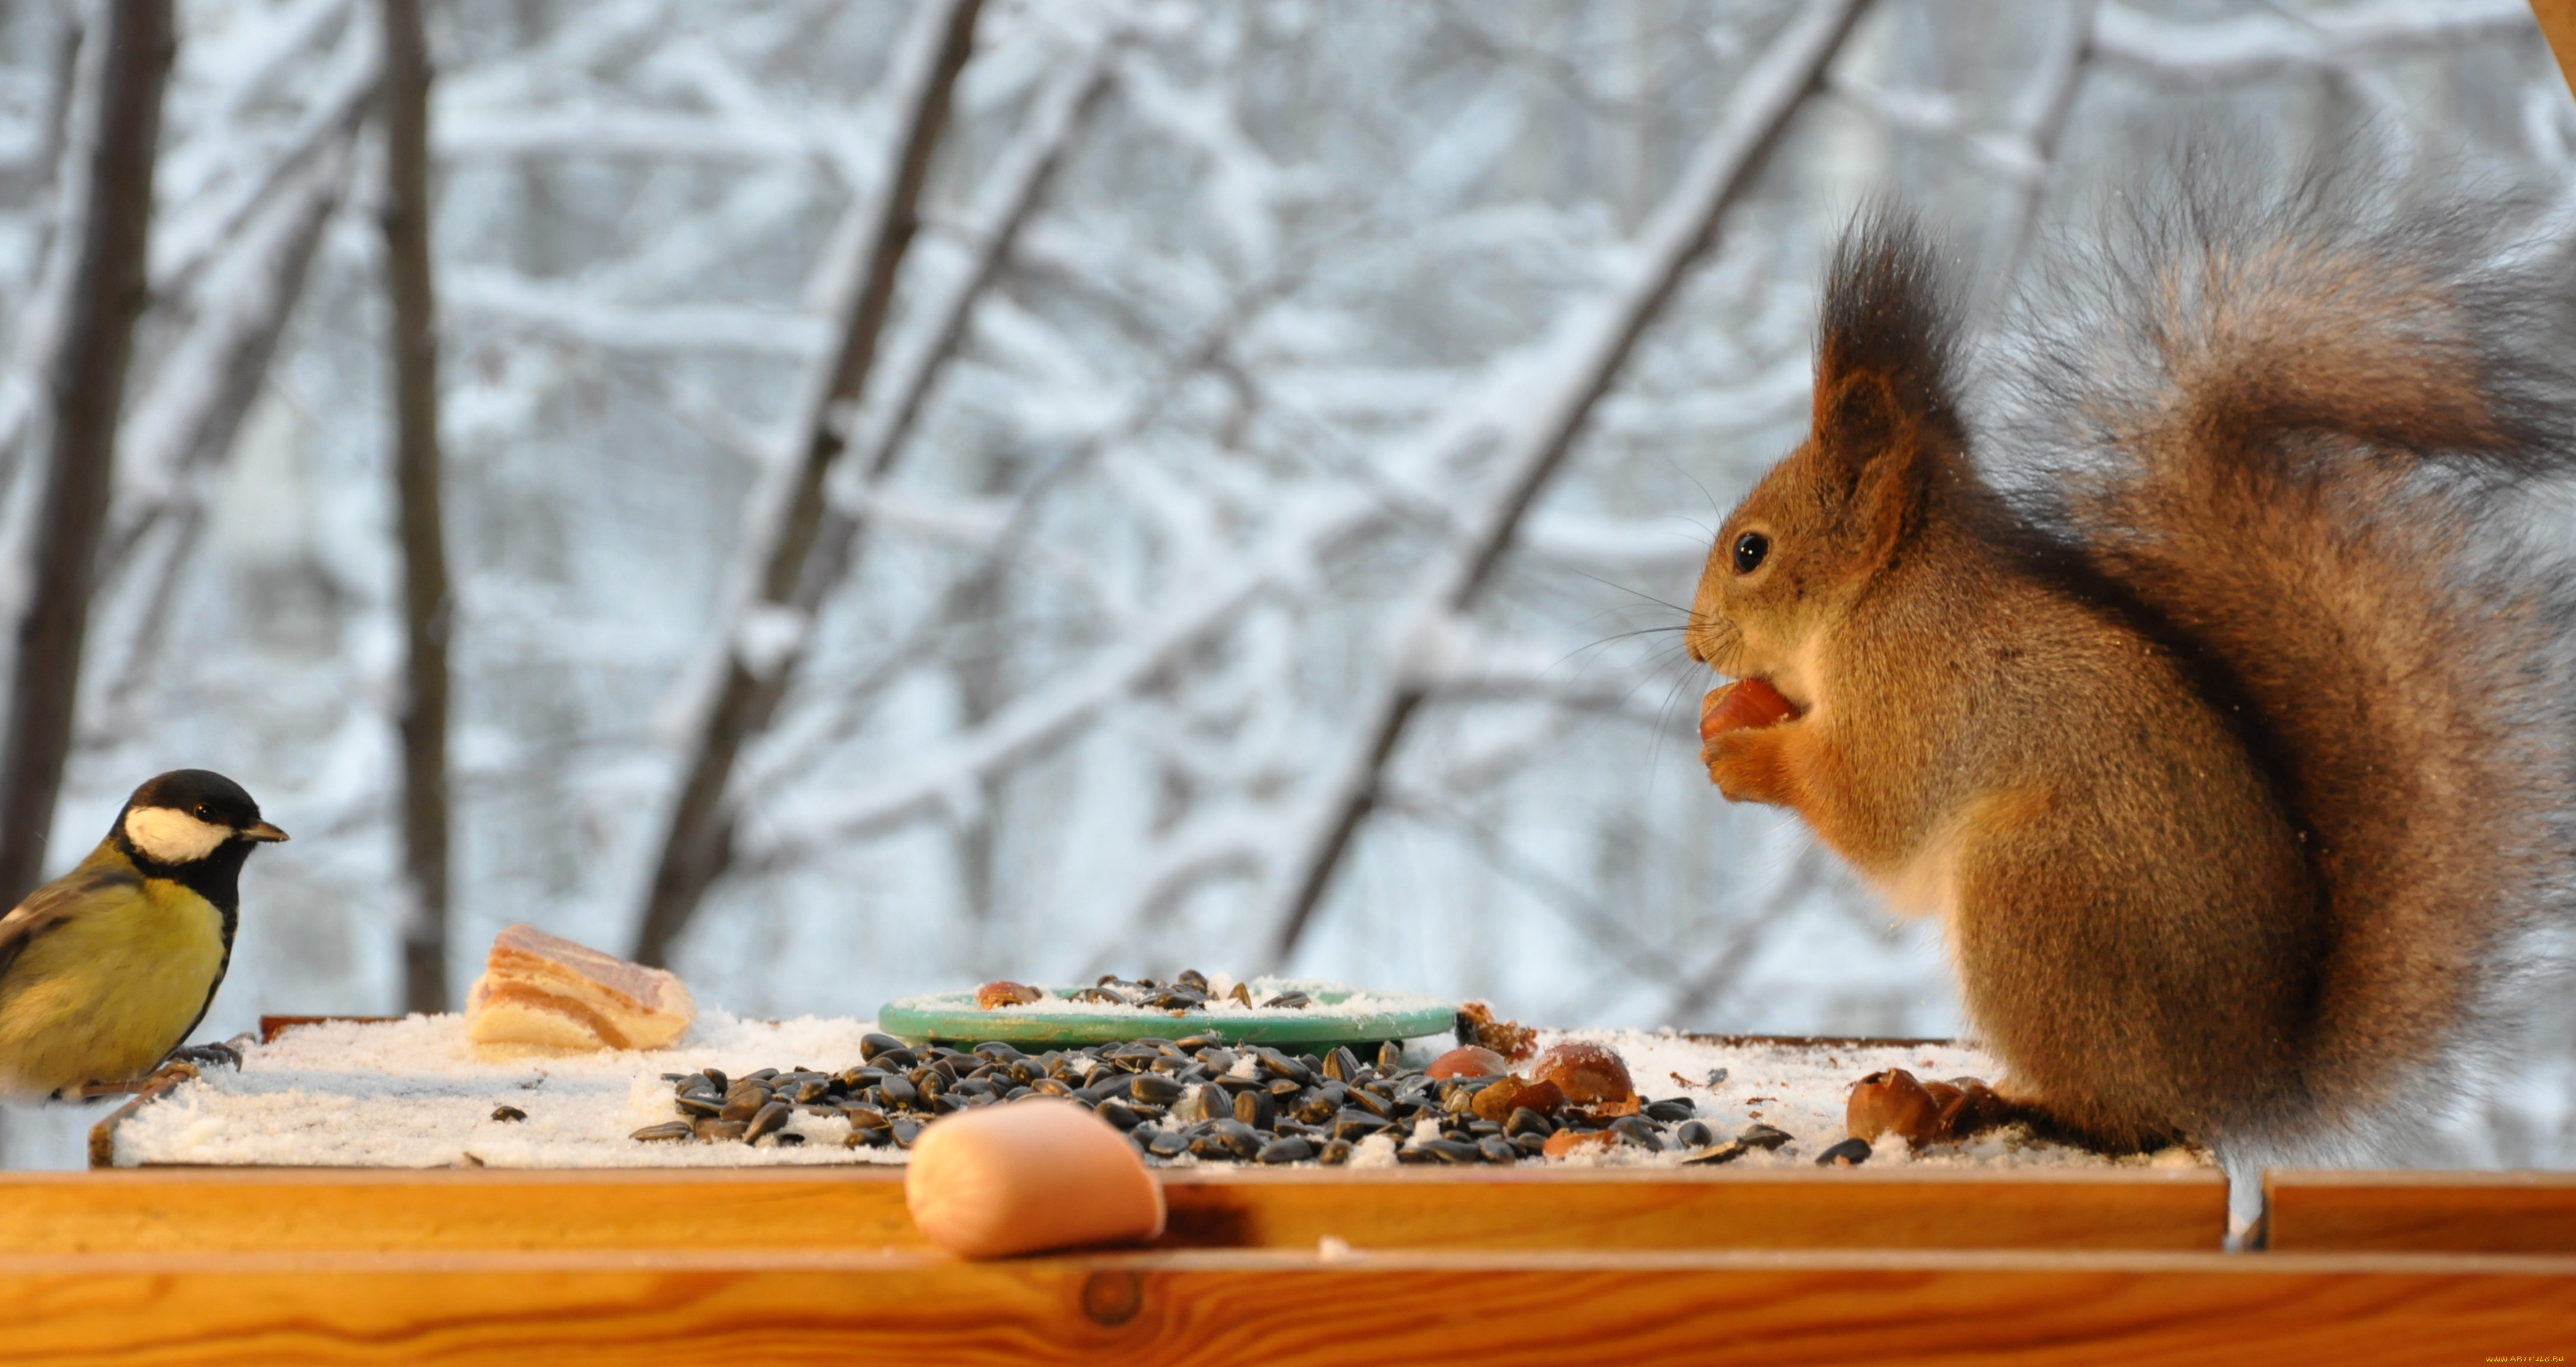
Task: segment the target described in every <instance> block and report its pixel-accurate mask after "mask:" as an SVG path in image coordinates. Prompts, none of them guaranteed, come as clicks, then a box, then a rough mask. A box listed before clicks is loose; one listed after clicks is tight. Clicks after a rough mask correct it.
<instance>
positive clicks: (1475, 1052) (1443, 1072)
mask: <svg viewBox="0 0 2576 1367" xmlns="http://www.w3.org/2000/svg"><path fill="white" fill-rule="evenodd" d="M1511 1070H1512V1065H1511V1064H1510V1063H1509V1062H1507V1061H1506V1060H1505V1059H1504V1058H1503V1056H1502V1055H1500V1054H1497V1053H1495V1052H1494V1051H1493V1050H1491V1049H1488V1048H1485V1047H1484V1046H1483V1045H1480V1044H1462V1045H1459V1046H1458V1047H1457V1048H1455V1049H1452V1050H1450V1051H1449V1052H1448V1053H1445V1054H1442V1055H1441V1056H1440V1057H1438V1058H1436V1059H1433V1060H1431V1066H1430V1067H1429V1068H1427V1069H1424V1070H1423V1071H1424V1072H1426V1073H1428V1074H1429V1075H1430V1076H1432V1077H1434V1078H1444V1077H1500V1076H1502V1075H1503V1074H1505V1073H1508V1072H1510V1071H1511Z"/></svg>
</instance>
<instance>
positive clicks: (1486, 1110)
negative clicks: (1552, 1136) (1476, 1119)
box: [1468, 1077, 1565, 1125]
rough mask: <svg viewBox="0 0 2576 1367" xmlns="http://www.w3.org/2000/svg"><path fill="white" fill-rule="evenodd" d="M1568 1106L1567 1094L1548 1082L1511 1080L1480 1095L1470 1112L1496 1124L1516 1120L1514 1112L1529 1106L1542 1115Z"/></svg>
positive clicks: (1521, 1079)
mask: <svg viewBox="0 0 2576 1367" xmlns="http://www.w3.org/2000/svg"><path fill="white" fill-rule="evenodd" d="M1564 1104H1565V1094H1564V1093H1562V1092H1560V1091H1558V1090H1557V1088H1556V1084H1555V1083H1553V1082H1547V1081H1544V1080H1533V1079H1529V1078H1518V1077H1507V1078H1504V1079H1503V1080H1501V1081H1500V1082H1496V1083H1494V1084H1492V1085H1491V1086H1488V1087H1487V1088H1485V1089H1484V1090H1483V1091H1481V1092H1478V1093H1476V1099H1475V1100H1474V1101H1473V1102H1471V1103H1469V1105H1468V1109H1469V1110H1472V1111H1474V1112H1475V1113H1476V1114H1477V1115H1479V1116H1481V1117H1483V1118H1484V1119H1487V1120H1490V1121H1493V1122H1494V1123H1495V1124H1498V1125H1499V1124H1501V1123H1502V1122H1504V1121H1506V1120H1509V1119H1511V1118H1512V1112H1513V1111H1514V1110H1517V1109H1519V1108H1521V1107H1524V1106H1525V1107H1528V1108H1529V1109H1530V1110H1533V1111H1536V1112H1538V1113H1539V1114H1541V1115H1545V1114H1546V1113H1548V1112H1549V1111H1552V1110H1555V1109H1556V1108H1557V1107H1559V1106H1562V1105H1564Z"/></svg>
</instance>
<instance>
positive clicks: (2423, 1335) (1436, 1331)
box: [0, 1165, 2576, 1367]
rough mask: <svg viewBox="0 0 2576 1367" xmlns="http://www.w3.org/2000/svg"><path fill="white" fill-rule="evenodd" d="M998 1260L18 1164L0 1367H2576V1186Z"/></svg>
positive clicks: (221, 1178) (1192, 1240)
mask: <svg viewBox="0 0 2576 1367" xmlns="http://www.w3.org/2000/svg"><path fill="white" fill-rule="evenodd" d="M1162 1178H1163V1182H1164V1189H1165V1192H1166V1194H1167V1198H1168V1201H1169V1204H1170V1208H1171V1222H1170V1228H1169V1230H1168V1231H1167V1232H1166V1233H1165V1235H1164V1236H1163V1238H1162V1239H1160V1240H1159V1241H1158V1242H1157V1243H1156V1244H1155V1245H1153V1246H1151V1247H1149V1248H1143V1249H1132V1250H1118V1251H1096V1252H1083V1253H1070V1254H1060V1255H1053V1256H1045V1257H1031V1258H1019V1259H1009V1260H1003V1261H997V1262H984V1263H973V1262H964V1261H960V1260H958V1259H955V1258H952V1257H949V1256H948V1255H946V1254H944V1253H941V1252H938V1251H937V1250H935V1249H932V1248H930V1247H928V1246H927V1245H926V1244H924V1243H923V1241H922V1240H921V1237H920V1235H919V1234H918V1233H917V1232H916V1231H915V1230H914V1228H913V1225H912V1221H911V1218H910V1216H909V1215H908V1214H907V1212H906V1209H905V1206H904V1196H903V1172H902V1170H901V1169H900V1168H888V1167H881V1166H850V1167H825V1168H816V1167H797V1168H758V1169H730V1170H707V1169H616V1170H582V1171H528V1170H507V1169H482V1170H473V1169H466V1170H448V1169H435V1170H386V1169H365V1170H360V1169H334V1168H189V1167H161V1168H143V1169H125V1170H105V1171H92V1172H86V1173H17V1174H7V1175H5V1176H0V1318H5V1322H6V1323H8V1324H9V1326H10V1328H9V1331H8V1333H7V1334H6V1335H5V1337H0V1362H64V1363H73V1362H77V1363H84V1364H95V1363H124V1362H135V1363H155V1364H163V1363H167V1364H178V1363H215V1362H290V1361H292V1362H351V1363H358V1362H366V1363H382V1362H395V1361H400V1362H412V1361H422V1362H453V1363H484V1362H489V1363H510V1364H514V1367H525V1364H527V1363H530V1362H541V1363H548V1364H552V1363H586V1362H616V1363H620V1364H632V1363H635V1362H639V1361H653V1362H661V1361H674V1362H676V1361H693V1360H706V1361H715V1360H739V1359H741V1358H743V1357H744V1356H746V1355H749V1356H751V1357H754V1358H757V1359H759V1360H777V1361H798V1360H805V1359H809V1358H813V1359H819V1358H823V1357H826V1356H829V1357H831V1358H833V1359H836V1360H850V1361H860V1362H869V1361H892V1362H918V1363H932V1364H960V1365H961V1367H963V1365H966V1364H977V1363H996V1364H1000V1363H1008V1364H1012V1367H1035V1365H1037V1364H1045V1363H1056V1362H1118V1363H1122V1364H1145V1363H1165V1362H1196V1363H1208V1364H1229V1363H1236V1362H1247V1363H1249V1362H1259V1363H1262V1364H1265V1365H1266V1367H1289V1365H1290V1364H1301V1363H1317V1364H1325V1363H1330V1364H1352V1363H1376V1362H1384V1363H1407V1364H1418V1363H1424V1362H1440V1363H1480V1364H1481V1363H1521V1362H1534V1363H1548V1364H1562V1363H1569V1362H1592V1361H1668V1362H1677V1363H1734V1362H1742V1363H1757V1364H1762V1367H1781V1365H1782V1364H1790V1363H1800V1362H1859V1361H1905V1362H1956V1363H2024V1362H2026V1363H2049V1364H2061V1363H2121V1364H2128V1363H2159V1362H2167V1363H2178V1364H2188V1367H2209V1364H2213V1363H2226V1362H2251V1361H2261V1362H2270V1363H2280V1362H2288V1363H2293V1364H2305V1363H2316V1364H2324V1363H2336V1364H2344V1363H2383V1362H2384V1363H2412V1362H2480V1361H2487V1360H2494V1359H2499V1358H2513V1357H2516V1356H2519V1357H2520V1360H2525V1361H2547V1360H2551V1359H2552V1358H2553V1357H2555V1358H2556V1360H2562V1361H2563V1360H2565V1358H2566V1356H2567V1355H2568V1354H2569V1353H2570V1352H2571V1351H2576V1174H2541V1173H2501V1174H2499V1173H2423V1172H2275V1173H2273V1174H2271V1175H2270V1177H2269V1179H2268V1181H2267V1183H2266V1188H2267V1195H2268V1198H2269V1214H2268V1217H2267V1240H2268V1243H2267V1247H2265V1248H2264V1249H2263V1250H2262V1251H2259V1252H2241V1253H2230V1252H2225V1251H2222V1248H2223V1244H2224V1242H2225V1233H2226V1226H2227V1188H2226V1183H2225V1180H2224V1179H2223V1178H2222V1177H2221V1176H2220V1175H2219V1174H2218V1173H2217V1172H2215V1171H2212V1170H2209V1169H2174V1168H2128V1167H2122V1168H2074V1167H2067V1168H2046V1167H2039V1168H2032V1167H2022V1168H2001V1167H1996V1168H1975V1167H1930V1166H1924V1165H1903V1166H1897V1165H1890V1166H1884V1167H1872V1166H1862V1167H1858V1168H1837V1169H1822V1168H1809V1167H1800V1168H1776V1167H1775V1168H1755V1169H1737V1168H1725V1167H1720V1168H1568V1167H1562V1166H1555V1165H1550V1166H1546V1167H1539V1166H1528V1167H1519V1168H1433V1169H1424V1168H1399V1169H1394V1170H1367V1171H1351V1170H1344V1169H1320V1170H1317V1169H1305V1170H1278V1169H1260V1168H1239V1169H1238V1168H1219V1167H1202V1168H1183V1169H1171V1170H1166V1171H1164V1172H1163V1173H1162Z"/></svg>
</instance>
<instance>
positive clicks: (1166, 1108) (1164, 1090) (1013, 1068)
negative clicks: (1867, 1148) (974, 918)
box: [634, 1034, 1789, 1164]
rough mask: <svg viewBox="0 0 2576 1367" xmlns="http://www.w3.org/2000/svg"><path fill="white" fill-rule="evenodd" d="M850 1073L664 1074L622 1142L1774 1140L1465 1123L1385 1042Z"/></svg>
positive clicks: (1040, 1057) (875, 1051)
mask: <svg viewBox="0 0 2576 1367" xmlns="http://www.w3.org/2000/svg"><path fill="white" fill-rule="evenodd" d="M860 1053H861V1055H862V1058H861V1062H860V1063H859V1064H858V1065H857V1066H855V1067H851V1068H845V1069H842V1070H841V1071H839V1072H837V1073H825V1072H821V1071H818V1070H816V1069H812V1068H805V1067H797V1068H790V1069H787V1070H785V1071H780V1070H778V1069H775V1068H763V1069H761V1070H760V1071H758V1072H755V1073H750V1074H746V1075H745V1076H743V1077H741V1078H738V1079H728V1078H727V1077H726V1076H725V1075H724V1074H723V1073H721V1072H718V1071H716V1070H715V1069H712V1068H710V1069H706V1070H704V1071H701V1072H695V1073H666V1074H664V1075H663V1076H664V1079H665V1080H666V1081H668V1082H670V1083H672V1084H673V1086H672V1092H673V1104H674V1106H675V1107H676V1108H677V1109H678V1111H679V1115H680V1118H679V1119H677V1120H672V1121H668V1122H666V1123H663V1124H659V1125H648V1126H646V1127H644V1128H643V1129H640V1130H637V1131H636V1132H635V1134H634V1137H635V1138H636V1139H638V1140H644V1141H656V1140H659V1141H680V1140H698V1141H704V1142H715V1141H722V1140H740V1141H743V1142H752V1141H756V1140H759V1139H761V1138H763V1137H765V1136H766V1137H773V1139H774V1142H777V1143H786V1144H794V1143H802V1142H804V1141H803V1137H802V1136H801V1135H798V1134H796V1133H795V1132H793V1131H791V1130H788V1129H785V1128H784V1127H785V1125H786V1123H787V1119H788V1117H789V1116H790V1115H791V1114H793V1113H794V1112H796V1111H798V1110H803V1111H805V1112H807V1113H809V1114H813V1115H819V1116H837V1117H841V1118H844V1119H847V1120H848V1121H849V1122H850V1138H849V1140H848V1142H849V1143H850V1144H851V1145H853V1146H857V1145H867V1146H870V1147H882V1146H884V1145H888V1144H892V1145H895V1146H897V1147H900V1148H907V1149H908V1148H910V1147H912V1143H913V1140H914V1139H915V1138H916V1137H917V1136H919V1135H920V1133H921V1129H922V1126H924V1125H926V1124H928V1123H929V1122H930V1121H932V1120H934V1119H936V1118H938V1117H939V1116H941V1115H944V1114H947V1113H949V1112H952V1111H962V1110H966V1109H969V1108H971V1107H976V1106H992V1105H999V1104H1002V1103H1004V1102H1009V1101H1016V1100H1019V1099H1020V1098H1022V1097H1027V1096H1058V1097H1063V1098H1065V1099H1067V1100H1070V1101H1075V1102H1078V1103H1080V1104H1082V1105H1085V1106H1088V1107H1090V1108H1091V1109H1092V1110H1093V1111H1094V1112H1095V1113H1097V1114H1098V1115H1099V1116H1100V1118H1101V1119H1103V1120H1106V1121H1108V1122H1109V1123H1110V1124H1112V1125H1115V1126H1117V1127H1118V1128H1119V1129H1120V1130H1122V1131H1124V1132H1125V1133H1126V1135H1127V1139H1128V1142H1129V1143H1131V1144H1134V1145H1135V1146H1136V1149H1137V1151H1138V1152H1140V1153H1142V1154H1144V1155H1145V1157H1146V1159H1147V1160H1148V1161H1149V1162H1169V1161H1173V1160H1177V1159H1179V1158H1181V1157H1182V1156H1183V1155H1191V1156H1194V1157H1196V1158H1198V1159H1201V1160H1211V1161H1221V1162H1258V1163H1297V1162H1304V1161H1307V1160H1314V1161H1317V1162H1322V1163H1326V1164H1341V1163H1347V1162H1349V1161H1350V1160H1351V1157H1352V1155H1353V1154H1354V1152H1356V1151H1357V1147H1358V1145H1359V1144H1361V1143H1362V1142H1363V1141H1366V1140H1368V1139H1369V1138H1370V1137H1372V1136H1376V1135H1385V1136H1387V1137H1388V1139H1389V1140H1390V1141H1391V1142H1392V1143H1393V1144H1394V1146H1395V1157H1396V1159H1397V1161H1399V1162H1405V1163H1462V1164H1464V1163H1513V1162H1517V1161H1519V1160H1521V1159H1523V1158H1530V1157H1535V1156H1537V1155H1538V1154H1540V1153H1541V1152H1542V1151H1543V1150H1544V1149H1545V1147H1546V1145H1547V1141H1548V1139H1549V1137H1550V1136H1552V1135H1555V1134H1557V1133H1559V1132H1561V1131H1573V1132H1575V1133H1577V1134H1588V1133H1594V1132H1602V1131H1606V1132H1608V1134H1609V1135H1610V1136H1611V1137H1609V1138H1606V1139H1604V1140H1602V1141H1599V1142H1602V1143H1606V1144H1611V1145H1616V1146H1634V1147H1637V1148H1642V1149H1646V1150H1650V1151H1654V1152H1662V1151H1665V1150H1667V1149H1673V1148H1679V1149H1681V1150H1683V1151H1684V1152H1685V1157H1684V1159H1683V1161H1685V1162H1698V1163H1723V1162H1727V1161H1729V1160H1732V1159H1734V1158H1736V1157H1739V1156H1741V1155H1742V1154H1743V1153H1745V1152H1746V1151H1747V1150H1748V1149H1755V1148H1778V1147H1779V1146H1780V1145H1782V1144H1784V1143H1787V1142H1788V1140H1789V1136H1788V1135H1787V1134H1784V1133H1782V1132H1781V1131H1779V1130H1776V1129H1772V1128H1771V1127H1769V1126H1766V1125H1756V1126H1754V1127H1752V1128H1751V1129H1749V1130H1747V1131H1746V1132H1745V1133H1744V1134H1742V1135H1740V1136H1738V1137H1736V1138H1735V1139H1733V1140H1730V1141H1728V1142H1726V1143H1723V1144H1721V1143H1719V1142H1718V1141H1717V1137H1716V1135H1715V1133H1714V1132H1713V1131H1711V1130H1710V1128H1709V1126H1708V1125H1707V1123H1706V1122H1704V1121H1701V1120H1698V1119H1695V1118H1693V1112H1694V1109H1695V1108H1694V1107H1693V1106H1692V1104H1691V1103H1690V1101H1689V1100H1688V1099H1686V1098H1678V1097H1677V1098H1672V1099H1669V1100H1664V1101H1656V1102H1651V1103H1648V1104H1646V1105H1645V1106H1643V1107H1642V1108H1641V1109H1640V1110H1639V1111H1638V1112H1637V1113H1636V1114H1633V1115H1626V1116H1619V1117H1616V1118H1596V1117H1594V1116H1593V1115H1591V1114H1589V1113H1586V1112H1583V1111H1580V1110H1574V1109H1568V1108H1559V1110H1558V1111H1557V1112H1556V1113H1553V1114H1545V1115H1543V1114H1540V1113H1538V1112H1535V1111H1532V1110H1529V1109H1528V1108H1526V1107H1523V1108H1519V1109H1516V1110H1513V1111H1512V1112H1511V1113H1510V1114H1509V1115H1508V1116H1507V1117H1505V1118H1504V1119H1501V1120H1495V1119H1491V1118H1488V1117H1485V1116H1481V1115H1479V1114H1477V1113H1476V1110H1475V1108H1474V1102H1475V1098H1476V1094H1477V1093H1478V1092H1480V1091H1482V1090H1484V1089H1485V1088H1486V1087H1488V1086H1490V1085H1492V1084H1493V1083H1495V1082H1497V1081H1500V1079H1499V1078H1491V1077H1470V1078H1441V1079H1434V1078H1432V1077H1430V1076H1429V1075H1427V1074H1426V1073H1424V1072H1423V1071H1422V1070H1420V1069H1418V1068H1407V1067H1405V1066H1404V1064H1403V1050H1402V1049H1401V1048H1400V1047H1399V1046H1398V1045H1397V1044H1396V1043H1395V1042H1393V1041H1389V1042H1387V1043H1384V1044H1380V1045H1378V1046H1377V1047H1376V1048H1374V1049H1372V1050H1370V1051H1369V1056H1370V1057H1369V1060H1368V1061H1363V1060H1362V1057H1361V1055H1360V1054H1359V1053H1357V1052H1354V1051H1353V1050H1352V1049H1350V1048H1348V1047H1341V1048H1336V1049H1334V1050H1332V1051H1331V1052H1330V1053H1327V1054H1324V1055H1322V1056H1320V1057H1319V1056H1317V1055H1314V1054H1288V1053H1283V1052H1281V1051H1280V1050H1278V1049H1274V1048H1270V1047H1268V1046H1266V1045H1245V1046H1240V1047H1236V1046H1230V1045H1227V1044H1225V1043H1223V1042H1222V1041H1220V1040H1217V1039H1214V1038H1211V1037H1208V1036H1205V1035H1192V1036H1189V1037H1187V1038H1184V1039H1178V1040H1164V1039H1138V1040H1128V1041H1124V1042H1121V1043H1116V1044H1102V1045H1093V1046H1090V1047H1087V1048H1079V1049H1050V1050H1047V1051H1046V1052H1044V1053H1040V1054H1035V1055H1031V1054H1026V1053H1022V1052H1021V1051H1020V1050H1019V1049H1017V1048H1015V1047H1013V1046H1011V1045H1009V1044H1005V1043H1001V1042H999V1041H994V1042H990V1043H985V1044H979V1045H976V1046H975V1047H974V1048H972V1049H956V1048H951V1047H948V1046H946V1045H939V1044H931V1045H910V1044H906V1043H904V1042H903V1041H902V1040H899V1039H896V1038H895V1037H893V1036H891V1035H880V1034H871V1035H869V1036H867V1037H866V1038H865V1039H864V1040H862V1041H861V1043H860Z"/></svg>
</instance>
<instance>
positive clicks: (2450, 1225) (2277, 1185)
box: [2263, 1170, 2576, 1254]
mask: <svg viewBox="0 0 2576 1367" xmlns="http://www.w3.org/2000/svg"><path fill="white" fill-rule="evenodd" d="M2263 1188H2264V1196H2265V1201H2266V1203H2267V1207H2268V1210H2269V1215H2268V1217H2267V1218H2268V1225H2269V1230H2268V1246H2269V1247H2271V1248H2275V1249H2280V1250H2283V1251H2290V1252H2316V1253H2330V1252H2353V1253H2360V1252H2373V1251H2382V1250H2385V1251H2389V1252H2422V1253H2571V1254H2576V1173H2571V1172H2383V1171H2373V1172H2344V1171H2336V1170H2294V1171H2280V1172H2271V1173H2266V1174H2265V1175H2264V1178H2263Z"/></svg>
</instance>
